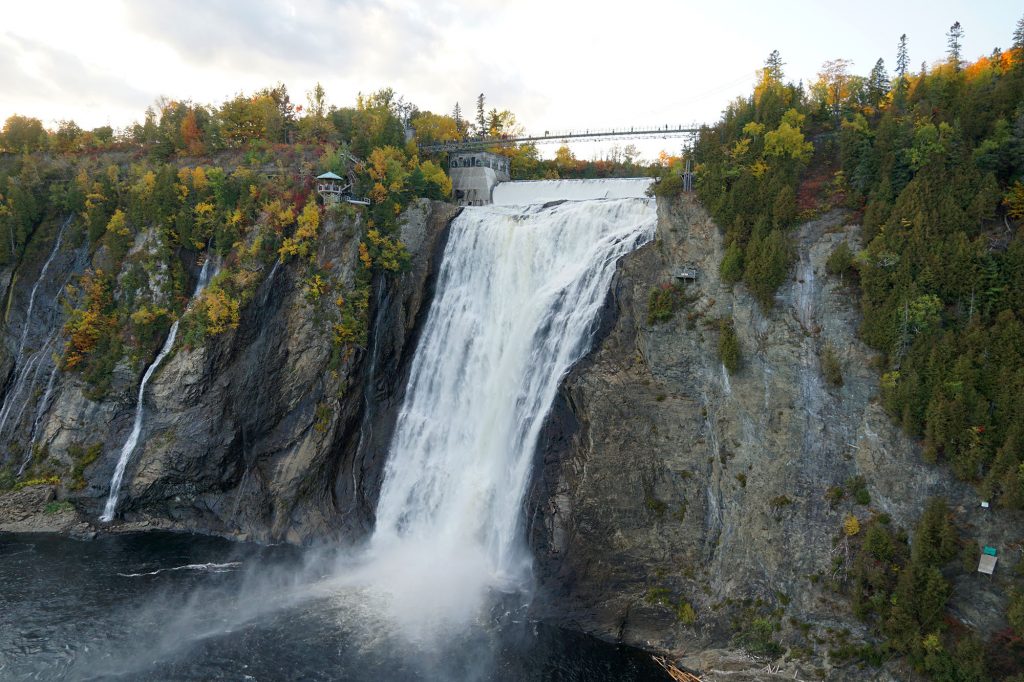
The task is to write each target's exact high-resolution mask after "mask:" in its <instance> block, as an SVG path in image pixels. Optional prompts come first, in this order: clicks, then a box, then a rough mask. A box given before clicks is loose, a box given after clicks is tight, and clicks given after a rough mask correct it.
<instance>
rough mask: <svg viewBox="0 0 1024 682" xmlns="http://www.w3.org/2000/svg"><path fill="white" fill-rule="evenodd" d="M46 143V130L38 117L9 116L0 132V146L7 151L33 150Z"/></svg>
mask: <svg viewBox="0 0 1024 682" xmlns="http://www.w3.org/2000/svg"><path fill="white" fill-rule="evenodd" d="M45 143H46V130H45V129H44V128H43V124H42V122H41V121H40V120H39V119H38V118H29V117H28V116H18V115H17V114H15V115H13V116H11V117H10V118H8V119H7V121H5V122H4V128H3V132H2V133H0V148H3V149H5V150H7V151H9V152H34V151H37V150H39V149H41V148H42V146H43V145H44V144H45Z"/></svg>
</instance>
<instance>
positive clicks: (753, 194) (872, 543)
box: [693, 18, 1024, 680]
mask: <svg viewBox="0 0 1024 682" xmlns="http://www.w3.org/2000/svg"><path fill="white" fill-rule="evenodd" d="M962 38H963V27H961V26H960V24H959V23H955V24H953V25H952V26H951V27H950V30H949V32H948V34H947V40H948V46H949V50H948V54H947V57H946V59H945V60H943V61H942V62H941V63H938V64H934V65H932V66H930V67H929V66H928V65H926V64H922V65H921V67H920V68H919V69H918V70H916V71H914V70H912V69H911V66H910V57H909V44H908V41H907V37H906V36H905V35H904V36H901V37H900V39H899V42H898V44H897V51H896V63H895V71H894V73H893V74H892V76H890V75H889V72H888V70H887V68H886V65H885V62H884V61H883V60H882V59H879V60H878V61H877V62H876V63H875V65H874V67H873V68H872V70H871V72H870V74H869V75H867V76H857V75H854V74H852V73H850V72H849V66H850V62H849V61H848V60H843V59H838V60H833V61H830V62H826V64H825V65H824V66H823V68H822V70H821V72H820V73H819V75H818V79H817V81H815V82H814V83H812V84H810V86H809V87H804V86H803V85H801V84H793V83H789V82H785V78H784V74H783V66H784V65H783V63H782V60H781V57H780V55H779V54H778V53H777V52H773V53H772V55H771V56H770V57H769V58H768V60H767V62H766V63H765V66H764V68H763V69H762V70H761V73H760V76H761V77H760V79H759V82H758V84H757V86H756V87H755V89H754V92H753V93H752V94H751V95H750V96H749V97H746V98H741V99H739V100H737V101H735V102H733V103H732V104H731V105H730V106H729V108H728V109H727V110H726V112H725V114H724V116H723V118H722V120H721V121H720V122H719V123H717V124H716V125H715V126H713V127H708V128H705V129H703V130H702V131H701V134H700V137H699V141H698V143H697V144H696V147H695V149H694V150H693V158H694V160H695V161H696V172H697V191H698V193H699V196H700V198H701V199H702V201H703V202H704V204H705V205H706V206H707V207H708V209H709V211H710V212H711V213H712V215H713V216H714V218H715V219H716V221H717V222H718V224H719V225H720V226H721V228H722V229H723V230H724V232H725V243H726V250H725V255H724V258H723V260H722V263H721V275H722V277H723V279H725V280H726V281H730V282H739V281H743V282H744V283H745V284H746V285H747V287H748V288H749V290H750V291H751V293H752V294H754V296H755V297H756V298H757V299H758V301H759V303H760V304H761V305H762V306H763V307H764V308H765V309H766V310H767V309H770V308H771V307H772V305H773V302H774V298H775V292H776V290H777V289H778V287H779V286H780V285H781V284H782V283H783V282H785V281H786V280H787V279H788V278H789V277H790V276H791V274H790V271H791V264H792V261H793V258H794V255H795V254H794V248H793V240H792V229H793V227H794V225H795V224H796V223H797V222H798V221H802V220H807V219H811V218H813V217H814V216H816V215H819V214H820V213H821V212H823V211H825V210H827V209H830V208H834V207H845V208H847V209H849V210H852V211H853V212H854V213H855V215H856V216H858V217H859V219H860V222H861V225H862V232H861V237H862V243H861V244H859V245H858V244H847V243H843V244H840V245H839V247H838V248H837V249H836V250H835V252H834V253H833V254H832V255H831V257H830V258H829V259H828V263H827V270H828V272H829V273H830V274H832V275H834V276H836V277H837V278H841V279H839V281H840V282H842V283H844V284H846V285H849V286H851V287H854V290H855V291H856V292H857V293H858V294H859V296H860V303H861V309H862V312H863V321H862V324H861V329H860V334H861V337H862V338H863V340H864V341H865V342H867V343H868V344H869V345H871V346H872V347H873V348H875V349H877V350H878V351H879V353H880V360H881V363H882V368H883V369H882V377H881V397H882V402H883V404H884V406H885V408H886V409H887V410H888V411H889V413H890V414H891V415H892V416H893V418H894V419H896V420H897V421H899V422H900V423H901V424H902V426H903V427H904V429H905V430H906V431H907V432H908V433H910V434H912V435H913V436H915V437H917V438H919V439H920V441H921V443H922V444H923V452H924V455H925V457H926V458H928V459H929V460H931V461H937V462H942V463H944V464H947V465H948V466H950V467H951V468H952V470H953V471H954V472H955V474H956V475H957V476H958V477H960V478H961V479H963V480H965V481H969V482H971V483H973V484H975V485H976V486H977V487H978V490H979V493H980V494H979V498H980V499H981V500H991V501H992V502H993V503H995V504H997V505H1000V506H1003V507H1008V508H1012V509H1022V508H1024V409H1022V402H1021V396H1022V395H1024V18H1022V19H1021V20H1020V21H1018V23H1017V25H1016V30H1015V31H1014V33H1013V43H1012V45H1011V47H1010V48H1009V49H1007V50H1005V51H1004V50H1001V49H995V50H993V52H992V53H991V55H989V56H986V57H982V58H980V59H978V60H976V61H974V62H970V63H967V62H965V61H964V60H963V58H962V54H961V43H962ZM859 532H860V530H859V528H854V529H853V531H852V532H851V531H847V534H848V535H851V536H852V535H856V534H857V533H859ZM856 544H857V557H856V560H855V565H854V567H853V570H852V572H851V574H850V578H851V582H850V583H849V585H848V589H849V592H850V595H851V597H852V600H853V606H854V609H855V611H856V612H857V614H858V615H859V616H861V617H862V618H864V619H865V620H867V621H869V622H871V623H873V624H874V625H875V626H876V627H877V631H878V632H879V634H880V635H882V636H883V638H884V640H885V644H884V646H883V647H882V648H881V649H877V650H875V649H871V650H865V651H862V652H860V656H861V657H862V658H864V659H867V660H873V661H876V662H877V661H878V660H881V658H885V657H886V656H889V655H892V654H905V655H907V656H908V657H909V659H910V660H911V662H912V663H913V664H914V665H915V667H916V668H917V669H918V670H920V671H922V672H925V673H928V674H929V676H931V677H932V678H933V679H938V680H982V679H989V677H990V676H997V675H1000V674H1001V675H1007V674H1020V672H1021V670H1020V663H1019V662H1020V660H1021V659H1020V653H1021V652H1022V651H1024V640H1022V637H1024V591H1018V592H1015V593H1013V594H1012V595H1011V602H1010V606H1009V610H1008V620H1009V621H1010V623H1011V626H1012V629H1011V630H1007V631H1005V632H1003V633H1000V634H998V635H997V636H996V637H995V638H994V639H993V640H992V641H991V642H988V643H982V642H979V641H978V640H977V639H975V638H974V636H973V635H970V634H968V633H965V632H963V629H962V628H961V627H960V626H959V624H953V625H951V622H952V621H951V620H950V619H949V617H948V615H947V614H946V613H945V605H946V602H947V600H948V598H949V596H950V594H951V586H950V583H949V575H951V573H952V572H955V569H954V568H951V562H952V561H953V560H954V559H955V558H956V555H957V554H958V553H960V552H961V551H962V552H963V562H964V563H963V566H964V570H967V571H973V567H972V565H976V563H977V554H978V548H977V546H976V545H975V543H974V541H973V540H970V541H968V542H967V543H965V544H964V545H960V544H958V542H957V541H956V538H955V533H953V531H952V530H951V527H950V525H949V520H948V513H947V510H945V509H944V508H943V507H942V505H941V504H940V503H937V502H936V503H933V504H932V505H930V506H929V507H928V509H927V510H926V512H925V515H924V518H923V520H922V522H921V526H920V527H919V528H918V529H917V533H916V534H915V536H914V542H913V543H912V544H911V545H910V547H909V548H908V547H907V541H906V537H905V536H902V535H900V534H899V533H898V532H896V531H894V530H893V529H890V528H888V526H887V525H886V524H885V523H884V519H875V520H872V521H871V522H870V523H869V525H867V527H866V528H865V532H863V533H861V535H860V536H859V537H858V538H857V541H856ZM972 562H973V563H972ZM1007 652H1015V653H1010V654H1007ZM1013 679H1018V678H1013Z"/></svg>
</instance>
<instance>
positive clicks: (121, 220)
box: [107, 209, 129, 237]
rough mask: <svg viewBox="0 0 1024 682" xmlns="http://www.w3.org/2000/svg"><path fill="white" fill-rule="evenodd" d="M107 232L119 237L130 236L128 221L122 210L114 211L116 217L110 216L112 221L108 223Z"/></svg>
mask: <svg viewBox="0 0 1024 682" xmlns="http://www.w3.org/2000/svg"><path fill="white" fill-rule="evenodd" d="M107 232H109V233H111V234H116V235H118V236H119V237H127V236H128V234H129V231H128V221H127V220H126V218H125V215H124V211H122V210H121V209H117V210H116V211H114V215H112V216H110V220H109V221H108V222H107Z"/></svg>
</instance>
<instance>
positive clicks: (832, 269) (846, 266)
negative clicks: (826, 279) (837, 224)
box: [825, 242, 854, 277]
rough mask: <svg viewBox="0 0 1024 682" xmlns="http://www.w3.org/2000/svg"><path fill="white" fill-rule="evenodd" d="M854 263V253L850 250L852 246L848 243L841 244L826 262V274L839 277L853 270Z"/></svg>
mask: <svg viewBox="0 0 1024 682" xmlns="http://www.w3.org/2000/svg"><path fill="white" fill-rule="evenodd" d="M853 262H854V261H853V251H851V250H850V246H849V245H848V244H847V243H846V242H840V243H839V246H837V247H836V248H835V249H833V250H832V253H831V254H830V255H829V257H828V260H826V261H825V272H827V273H828V274H830V275H835V276H837V277H838V276H840V275H843V274H844V273H846V271H847V270H850V269H851V268H853Z"/></svg>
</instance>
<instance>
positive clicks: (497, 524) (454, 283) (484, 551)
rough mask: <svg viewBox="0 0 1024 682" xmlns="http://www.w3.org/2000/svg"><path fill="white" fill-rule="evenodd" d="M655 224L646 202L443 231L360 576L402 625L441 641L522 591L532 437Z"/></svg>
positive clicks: (502, 211) (490, 218)
mask: <svg viewBox="0 0 1024 682" xmlns="http://www.w3.org/2000/svg"><path fill="white" fill-rule="evenodd" d="M591 182H593V183H594V184H595V185H600V183H601V182H602V181H591ZM510 184H513V185H514V184H517V183H510ZM530 184H531V185H533V186H535V187H536V186H537V185H538V183H530ZM644 187H646V184H645V185H644ZM591 189H593V190H595V191H597V192H599V193H600V192H601V191H602V188H601V187H599V186H598V187H595V188H591ZM547 194H548V193H545V192H542V193H541V195H540V196H542V197H544V199H547V198H548V197H547ZM655 223H656V212H655V204H654V199H648V198H645V197H643V195H642V189H641V191H640V192H639V196H637V195H634V196H633V198H622V199H608V200H591V201H566V202H564V203H559V204H556V205H554V206H549V207H543V206H541V205H539V204H533V205H519V206H508V205H506V206H497V205H495V206H485V207H473V208H467V209H465V210H464V211H463V212H462V213H461V215H459V217H458V218H456V219H455V220H454V221H453V223H452V225H451V233H450V236H449V240H448V244H447V246H446V249H445V253H444V259H443V262H442V265H441V271H440V274H439V278H438V284H437V290H436V291H437V293H436V295H435V299H434V301H433V303H432V304H431V308H430V312H429V315H428V318H427V322H426V325H425V328H424V331H423V335H422V337H421V340H420V342H419V345H418V347H417V349H416V354H415V357H414V360H413V366H412V369H411V374H410V378H409V384H408V390H407V394H406V397H405V401H404V403H403V406H402V408H401V412H400V414H399V417H398V421H397V424H396V428H395V435H394V438H393V441H392V444H391V448H390V453H389V457H388V462H387V465H386V470H385V477H384V482H383V485H382V489H381V493H380V499H379V502H378V506H377V520H376V527H375V531H374V534H373V536H372V539H371V542H370V547H369V556H368V557H367V558H368V559H369V562H368V564H367V566H366V567H365V570H366V572H367V573H368V574H369V575H370V576H371V577H370V578H369V580H370V581H371V582H372V584H373V585H375V586H377V587H378V588H379V589H380V591H382V592H384V593H386V594H387V595H388V596H389V597H390V601H391V602H392V606H393V608H391V609H390V610H391V611H392V612H393V615H397V617H398V618H399V620H400V621H404V622H405V623H406V624H411V625H414V626H415V628H416V629H417V630H418V631H419V632H420V633H423V632H436V631H437V629H439V627H440V626H446V625H447V626H458V625H460V624H465V623H466V622H467V621H469V620H471V619H473V618H474V617H475V616H477V615H478V613H479V609H480V607H481V605H482V604H483V601H484V598H485V596H486V594H487V592H488V591H489V590H498V591H515V590H517V589H522V588H525V587H527V583H528V578H529V575H530V566H531V561H530V556H529V552H528V550H527V549H526V547H525V543H524V532H523V529H522V527H521V522H522V515H523V514H522V502H523V496H524V494H525V492H526V489H527V486H528V484H529V478H530V472H531V466H532V463H533V456H534V451H535V449H536V445H537V439H538V435H539V433H540V430H541V427H542V425H543V422H544V420H545V418H546V415H547V413H548V411H549V409H550V407H551V404H552V402H553V400H554V398H555V394H556V392H557V390H558V386H559V383H560V382H561V380H562V378H563V377H564V376H565V374H566V373H567V372H568V371H569V369H570V368H571V367H572V365H573V364H574V363H575V362H576V361H577V360H579V359H580V358H581V357H582V356H583V355H584V354H585V353H586V352H587V351H588V349H589V347H590V345H591V341H592V336H593V333H594V330H595V327H596V324H597V321H598V312H599V310H600V309H601V307H602V305H603V304H604V301H605V298H606V295H607V293H608V290H609V286H610V283H611V279H612V275H613V274H614V271H615V265H616V262H617V261H618V260H619V259H620V258H621V257H622V256H624V255H625V254H627V253H629V252H630V251H632V250H633V249H635V248H637V247H638V246H640V245H642V244H644V243H646V242H648V241H649V240H650V239H651V238H652V237H653V234H654V229H655Z"/></svg>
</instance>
